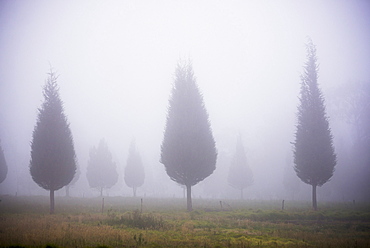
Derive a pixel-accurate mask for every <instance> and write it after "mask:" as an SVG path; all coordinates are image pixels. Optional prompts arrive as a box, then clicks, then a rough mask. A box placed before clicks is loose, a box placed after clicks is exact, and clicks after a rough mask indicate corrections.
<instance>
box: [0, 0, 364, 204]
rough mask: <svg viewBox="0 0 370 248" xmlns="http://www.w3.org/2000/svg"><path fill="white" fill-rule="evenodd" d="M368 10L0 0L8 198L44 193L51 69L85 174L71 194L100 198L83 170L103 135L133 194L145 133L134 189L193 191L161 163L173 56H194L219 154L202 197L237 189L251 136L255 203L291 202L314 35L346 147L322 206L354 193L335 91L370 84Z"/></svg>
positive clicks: (0, 115)
mask: <svg viewBox="0 0 370 248" xmlns="http://www.w3.org/2000/svg"><path fill="white" fill-rule="evenodd" d="M369 13H370V2H369V1H366V0H362V1H361V0H359V1H344V0H339V1H334V0H329V1H318V0H317V1H308V0H307V1H110V0H109V1H87V0H86V1H58V0H57V1H46V0H45V1H42V0H36V1H10V0H8V1H4V0H1V1H0V139H1V145H2V148H3V150H4V154H5V158H6V161H7V165H8V168H9V170H8V175H7V178H6V179H5V181H4V182H3V183H2V184H0V194H11V195H15V194H18V195H29V194H31V195H38V194H47V191H45V190H43V189H41V188H39V187H38V186H37V185H36V184H35V183H34V182H33V181H32V178H31V176H30V173H29V161H30V142H31V139H32V131H33V129H34V126H35V124H36V118H37V109H38V108H39V107H40V105H41V103H42V101H43V95H42V87H43V85H44V84H45V80H46V78H47V73H48V72H49V71H50V68H51V67H52V68H53V70H54V71H55V72H56V73H57V74H58V75H59V77H58V84H59V87H60V96H61V99H62V100H63V102H64V111H65V114H66V115H67V118H68V121H69V122H70V127H71V130H72V134H73V138H74V143H75V150H76V154H77V161H78V165H79V167H80V171H81V174H80V177H79V180H78V181H77V183H76V184H75V185H74V186H73V187H71V189H70V194H71V196H75V197H82V196H85V197H95V196H98V195H99V192H98V191H97V190H93V189H90V188H89V186H88V183H87V179H86V167H87V161H88V158H89V149H90V148H91V147H92V146H96V145H97V144H98V142H99V140H101V139H102V138H104V139H105V141H106V142H107V144H108V146H109V148H110V151H111V152H112V155H113V159H114V161H115V162H116V164H117V169H118V172H119V180H118V183H117V184H116V185H115V186H113V187H112V188H111V189H108V190H106V191H105V192H104V194H106V195H110V196H112V195H121V196H131V195H132V190H131V189H130V188H129V187H127V186H126V185H125V183H124V180H123V171H124V167H125V166H126V161H127V156H128V151H129V145H130V142H131V140H132V139H135V140H136V146H137V148H138V149H139V150H140V154H141V157H142V160H143V166H144V168H145V174H146V177H145V182H144V185H143V186H142V187H140V188H138V191H137V194H138V195H139V196H147V197H183V190H182V188H181V187H179V186H178V185H177V184H176V183H175V182H173V181H171V180H170V179H169V177H168V176H167V174H166V172H165V169H164V166H163V165H162V164H160V162H159V158H160V146H161V142H162V138H163V131H164V127H165V121H166V114H167V107H168V99H169V96H170V92H171V87H172V83H173V79H174V72H175V68H176V64H177V62H178V61H179V59H190V60H191V61H192V64H193V69H194V74H195V76H196V78H197V83H198V85H199V88H200V90H201V92H202V94H203V97H204V102H205V106H206V108H207V111H208V113H209V119H210V123H211V127H212V130H213V134H214V137H215V140H216V147H217V150H218V161H217V165H216V170H215V172H214V173H213V174H212V175H211V176H210V177H208V178H206V179H205V180H204V181H202V182H200V183H199V184H198V185H196V186H195V187H194V189H193V197H196V198H197V197H202V198H208V197H209V198H228V197H229V198H238V197H239V192H238V190H235V189H233V188H231V187H230V186H229V185H228V184H227V174H228V170H229V167H230V161H231V157H232V155H233V153H234V152H235V146H236V140H237V135H238V134H239V133H241V134H242V137H243V141H244V146H245V149H246V151H247V157H248V163H249V166H250V168H251V170H252V171H253V177H254V184H253V186H251V187H249V188H248V189H246V190H245V191H244V192H245V193H244V196H245V198H246V199H283V198H285V199H287V198H289V199H290V198H292V197H291V194H292V193H291V192H288V191H287V190H285V189H284V183H283V181H284V180H286V178H291V180H296V179H298V178H297V177H296V175H295V173H294V171H293V168H292V166H293V162H292V161H293V159H292V156H293V153H292V144H291V142H293V141H294V132H295V125H296V123H297V119H296V112H297V106H298V103H299V101H298V95H299V87H300V75H301V73H302V72H303V66H304V63H305V58H306V50H305V43H306V42H307V37H310V38H311V39H312V40H313V43H314V44H315V45H316V47H317V56H318V63H319V65H320V70H319V85H320V87H321V89H322V91H323V94H324V97H325V98H326V103H327V114H328V116H329V118H330V119H329V120H330V125H331V127H332V133H333V136H334V146H335V149H336V152H337V154H338V164H337V166H336V172H335V173H334V176H333V178H332V179H331V181H330V182H328V183H327V184H325V185H324V186H323V187H321V188H319V189H318V197H319V201H320V200H322V199H327V200H352V198H351V197H352V196H345V195H343V193H341V192H340V191H341V189H343V187H345V185H343V184H344V182H343V177H344V175H346V174H347V173H348V172H349V171H351V170H353V168H354V167H353V166H351V163H349V162H348V161H347V160H348V159H347V156H346V154H345V153H346V152H348V151H349V148H348V147H346V144H349V142H347V141H349V140H350V139H351V135H352V134H351V133H350V128H349V126H348V125H347V124H346V123H345V121H344V120H343V119H340V118H335V116H334V113H336V112H335V111H336V109H335V105H336V103H338V95H336V93H335V92H338V91H339V90H338V89H342V88H345V87H347V86H348V85H357V84H358V83H365V84H370V70H369V65H370V46H369V44H370V32H369V27H370V16H369ZM339 99H340V97H339ZM339 101H340V100H339ZM338 146H341V147H340V148H338ZM346 161H347V162H346ZM286 168H288V169H286ZM355 168H357V167H355ZM357 169H358V168H357ZM287 171H288V172H287ZM289 171H290V172H289ZM356 173H357V174H361V173H362V172H361V171H357V172H356ZM298 185H299V187H298V186H297V188H298V192H297V193H295V194H294V198H295V199H299V200H307V201H309V200H310V199H311V198H310V197H311V196H310V186H309V185H306V184H304V183H302V182H298ZM64 194H65V190H63V189H62V190H59V191H58V192H57V195H64Z"/></svg>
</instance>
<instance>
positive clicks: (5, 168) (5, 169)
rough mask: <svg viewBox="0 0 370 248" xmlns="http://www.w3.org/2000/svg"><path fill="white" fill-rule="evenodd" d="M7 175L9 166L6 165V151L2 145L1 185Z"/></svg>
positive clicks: (0, 149)
mask: <svg viewBox="0 0 370 248" xmlns="http://www.w3.org/2000/svg"><path fill="white" fill-rule="evenodd" d="M7 174H8V166H7V164H6V160H5V156H4V151H3V149H2V147H1V143H0V183H2V182H4V180H5V178H6V175H7Z"/></svg>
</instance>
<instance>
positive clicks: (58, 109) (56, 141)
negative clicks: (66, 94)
mask: <svg viewBox="0 0 370 248" xmlns="http://www.w3.org/2000/svg"><path fill="white" fill-rule="evenodd" d="M48 75H49V77H48V79H47V81H46V84H45V86H44V89H43V95H44V102H43V104H42V105H41V108H39V113H38V118H37V122H36V126H35V129H34V131H33V136H32V142H31V161H30V173H31V176H32V179H33V180H34V181H35V182H36V183H37V184H38V185H39V186H40V187H42V188H44V189H46V190H49V191H50V213H51V214H52V213H54V191H56V190H58V189H60V188H62V187H64V186H66V185H68V184H69V183H70V182H71V181H72V179H73V177H74V175H75V172H76V155H75V150H74V144H73V138H72V133H71V130H70V128H69V123H68V121H67V117H66V116H65V114H64V109H63V102H62V100H61V99H60V96H59V88H58V85H57V77H56V76H55V74H54V72H52V71H51V72H50V73H49V74H48Z"/></svg>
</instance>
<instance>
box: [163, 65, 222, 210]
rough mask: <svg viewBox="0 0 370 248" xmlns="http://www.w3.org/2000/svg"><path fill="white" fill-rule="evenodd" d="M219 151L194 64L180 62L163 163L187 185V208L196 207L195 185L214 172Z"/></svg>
mask: <svg viewBox="0 0 370 248" xmlns="http://www.w3.org/2000/svg"><path fill="white" fill-rule="evenodd" d="M216 160H217V151H216V147H215V141H214V138H213V135H212V130H211V127H210V122H209V120H208V113H207V111H206V108H205V106H204V102H203V97H202V95H201V93H200V91H199V89H198V86H197V84H196V80H195V77H194V73H193V69H192V66H191V64H190V63H178V65H177V68H176V74H175V81H174V84H173V88H172V94H171V97H170V100H169V108H168V114H167V122H166V128H165V132H164V138H163V142H162V146H161V163H162V164H164V166H165V169H166V172H167V174H168V176H169V177H170V178H171V179H172V180H173V181H175V182H177V183H179V184H181V185H185V186H186V190H187V210H188V211H191V210H192V200H191V187H192V186H194V185H196V184H197V183H198V182H200V181H202V180H204V179H205V178H206V177H208V176H209V175H211V174H212V173H213V171H214V170H215V168H216Z"/></svg>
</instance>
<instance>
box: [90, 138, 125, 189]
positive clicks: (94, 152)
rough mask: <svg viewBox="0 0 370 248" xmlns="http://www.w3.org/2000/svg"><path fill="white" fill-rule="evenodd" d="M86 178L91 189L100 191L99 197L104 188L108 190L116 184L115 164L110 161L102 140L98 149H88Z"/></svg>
mask: <svg viewBox="0 0 370 248" xmlns="http://www.w3.org/2000/svg"><path fill="white" fill-rule="evenodd" d="M86 177H87V180H88V182H89V185H90V187H91V188H97V189H99V190H100V195H103V189H104V188H110V187H112V186H113V185H115V184H116V183H117V180H118V173H117V168H116V164H115V163H114V162H113V161H112V154H111V153H110V151H109V148H108V146H107V144H106V143H105V141H104V140H103V139H102V140H101V141H100V142H99V146H98V148H96V147H95V146H94V147H93V148H91V149H90V159H89V161H88V165H87V171H86Z"/></svg>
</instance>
